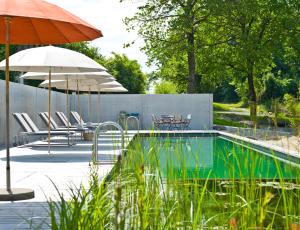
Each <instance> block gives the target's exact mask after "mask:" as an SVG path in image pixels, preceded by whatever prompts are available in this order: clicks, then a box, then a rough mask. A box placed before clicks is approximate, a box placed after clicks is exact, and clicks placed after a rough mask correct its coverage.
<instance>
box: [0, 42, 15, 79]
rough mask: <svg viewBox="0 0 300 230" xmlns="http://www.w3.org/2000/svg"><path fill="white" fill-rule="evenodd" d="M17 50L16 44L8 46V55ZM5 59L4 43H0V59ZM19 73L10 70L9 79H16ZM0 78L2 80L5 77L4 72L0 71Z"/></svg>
mask: <svg viewBox="0 0 300 230" xmlns="http://www.w3.org/2000/svg"><path fill="white" fill-rule="evenodd" d="M16 52H17V46H16V45H11V46H10V55H12V54H14V53H16ZM4 59H5V45H0V61H2V60H4ZM18 75H20V72H12V71H11V72H10V76H9V78H10V81H12V82H15V81H16V79H17V76H18ZM0 79H2V80H4V79H5V72H4V71H0Z"/></svg>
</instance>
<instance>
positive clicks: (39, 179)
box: [0, 132, 135, 230]
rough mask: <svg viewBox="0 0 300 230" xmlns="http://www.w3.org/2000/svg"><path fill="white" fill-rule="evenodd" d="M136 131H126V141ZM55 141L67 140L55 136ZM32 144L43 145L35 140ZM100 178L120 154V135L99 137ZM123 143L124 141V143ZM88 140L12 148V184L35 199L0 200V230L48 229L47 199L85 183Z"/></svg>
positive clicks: (0, 161) (1, 161)
mask: <svg viewBox="0 0 300 230" xmlns="http://www.w3.org/2000/svg"><path fill="white" fill-rule="evenodd" d="M134 133H135V132H130V133H128V134H126V136H125V140H126V143H129V141H130V140H131V139H132V138H133V136H134ZM55 141H56V142H60V143H61V142H66V140H64V139H56V140H55ZM33 144H45V143H43V142H34V143H33ZM98 144H99V152H98V158H99V160H100V161H101V162H102V163H103V164H101V165H100V166H99V169H98V174H99V178H100V179H103V178H104V176H105V175H107V174H108V173H109V172H110V171H111V169H112V168H113V165H114V161H115V159H116V156H117V155H119V154H120V153H121V149H120V147H121V137H120V134H116V133H111V132H109V133H106V134H101V135H100V136H99V143H98ZM125 146H126V144H125ZM91 149H92V142H91V141H79V142H77V144H76V145H73V146H70V147H68V146H60V147H52V148H51V154H50V155H49V154H48V147H47V145H46V146H43V147H33V146H31V147H30V146H22V147H15V148H11V171H12V187H14V188H17V187H18V188H31V189H33V190H34V192H35V198H34V199H31V200H27V201H17V202H0V230H2V229H3V230H10V229H29V228H35V227H37V226H39V225H40V224H41V223H43V224H42V225H41V226H39V228H42V229H50V226H49V225H48V223H49V218H48V208H47V207H48V206H47V200H48V199H52V200H57V199H58V196H57V192H56V190H55V188H54V186H53V184H52V182H53V183H54V184H55V185H56V186H57V187H58V189H59V191H60V192H61V193H63V194H64V195H65V196H66V197H68V192H67V190H68V188H69V186H73V187H79V186H80V185H81V184H82V185H84V186H86V187H87V186H88V181H89V172H90V164H89V163H90V161H91V152H92V151H91ZM5 165H6V151H5V150H2V151H0V176H1V179H0V187H1V188H3V187H5Z"/></svg>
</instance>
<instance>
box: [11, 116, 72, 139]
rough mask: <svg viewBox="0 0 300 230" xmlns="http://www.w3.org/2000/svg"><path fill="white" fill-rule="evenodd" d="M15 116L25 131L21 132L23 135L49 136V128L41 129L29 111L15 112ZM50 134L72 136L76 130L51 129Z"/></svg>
mask: <svg viewBox="0 0 300 230" xmlns="http://www.w3.org/2000/svg"><path fill="white" fill-rule="evenodd" d="M13 117H14V118H15V119H16V120H17V122H18V123H19V125H20V126H21V127H22V128H23V130H24V132H21V133H20V134H21V135H22V136H24V135H25V136H39V137H47V136H48V131H47V130H39V128H38V127H37V126H36V125H35V123H34V122H33V121H32V120H31V118H30V117H29V116H28V114H27V113H13ZM50 134H51V135H52V136H71V135H73V134H74V132H72V131H71V132H69V133H68V132H66V131H51V132H50Z"/></svg>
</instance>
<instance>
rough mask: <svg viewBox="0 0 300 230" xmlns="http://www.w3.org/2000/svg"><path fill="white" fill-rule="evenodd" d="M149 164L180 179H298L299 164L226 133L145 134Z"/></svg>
mask: <svg viewBox="0 0 300 230" xmlns="http://www.w3.org/2000/svg"><path fill="white" fill-rule="evenodd" d="M139 142H140V143H142V149H143V153H144V158H145V164H146V167H147V166H148V168H150V167H151V166H153V165H154V164H156V166H157V165H158V166H159V169H160V172H161V174H162V177H164V178H168V179H171V178H174V179H176V178H180V179H207V178H209V179H262V180H264V179H266V180H271V179H279V178H281V179H294V178H299V176H300V174H299V171H300V170H299V166H297V164H294V163H291V162H289V161H288V160H284V159H281V158H278V157H277V155H275V152H272V151H262V150H259V149H258V148H257V149H255V148H253V146H251V145H250V144H248V143H245V142H244V143H237V142H234V141H232V140H230V139H228V138H226V137H225V136H222V135H206V136H205V135H201V136H180V137H176V136H175V137H159V136H158V137H157V136H156V137H142V138H141V140H139Z"/></svg>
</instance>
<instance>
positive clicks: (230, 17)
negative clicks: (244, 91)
mask: <svg viewBox="0 0 300 230" xmlns="http://www.w3.org/2000/svg"><path fill="white" fill-rule="evenodd" d="M298 9H299V1H297V0H291V1H280V0H252V1H243V0H234V1H229V0H228V1H219V3H218V7H216V8H215V11H214V12H213V15H214V18H215V20H214V21H211V22H210V24H211V25H210V29H209V30H210V31H211V30H213V31H214V32H213V33H210V35H213V36H212V37H211V39H210V40H213V38H214V37H215V38H217V37H221V38H222V39H223V40H224V39H225V40H226V39H228V42H227V43H220V44H219V45H217V46H214V47H212V48H211V49H210V52H211V53H214V54H215V56H218V58H217V59H216V60H217V62H218V64H219V65H221V66H224V67H225V68H226V69H227V71H228V72H229V73H230V74H231V75H233V76H234V77H235V78H236V79H237V80H238V81H242V82H244V83H246V84H247V86H248V99H249V104H250V105H251V110H250V114H251V117H252V119H253V120H254V121H255V119H256V114H257V101H258V100H257V92H256V87H259V85H261V78H262V76H263V75H264V74H265V73H268V72H270V71H271V70H272V68H273V67H274V59H273V57H274V54H275V53H276V52H277V50H278V49H279V47H282V44H285V43H286V42H288V39H289V38H290V37H291V34H295V33H298V34H299V28H297V26H298V25H299V11H298Z"/></svg>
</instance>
